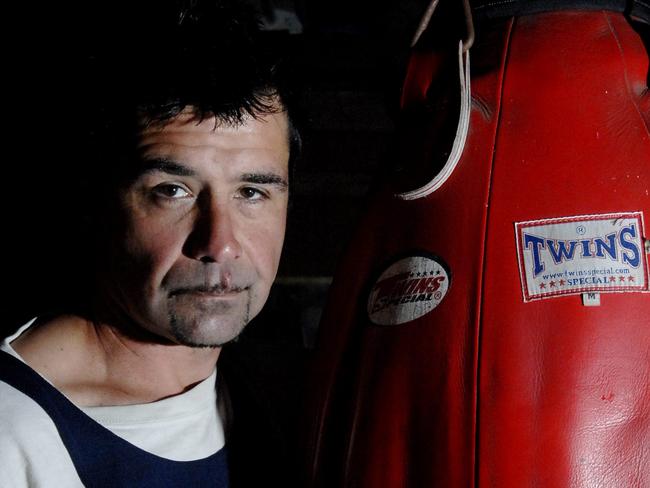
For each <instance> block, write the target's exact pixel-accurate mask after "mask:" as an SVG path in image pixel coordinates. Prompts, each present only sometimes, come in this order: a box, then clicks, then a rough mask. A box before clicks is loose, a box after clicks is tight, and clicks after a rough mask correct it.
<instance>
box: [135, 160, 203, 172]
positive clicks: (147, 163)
mask: <svg viewBox="0 0 650 488" xmlns="http://www.w3.org/2000/svg"><path fill="white" fill-rule="evenodd" d="M154 171H161V172H163V173H168V174H170V175H175V176H196V172H195V171H194V170H193V169H191V168H188V167H187V166H185V165H183V164H180V163H178V162H176V161H172V160H171V159H165V158H153V159H151V158H143V159H141V160H140V168H139V171H138V173H139V175H143V174H146V173H152V172H154Z"/></svg>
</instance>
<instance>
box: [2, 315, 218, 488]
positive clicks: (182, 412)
mask: <svg viewBox="0 0 650 488" xmlns="http://www.w3.org/2000/svg"><path fill="white" fill-rule="evenodd" d="M34 320H36V319H34ZM34 320H32V321H30V322H29V323H28V324H26V325H24V326H23V327H21V328H20V329H19V330H18V332H16V333H15V334H14V335H12V336H10V337H8V338H7V339H5V340H4V342H2V344H0V349H1V350H3V351H5V352H7V353H9V354H11V355H12V356H14V357H16V358H18V359H19V360H21V361H22V358H21V357H20V356H19V355H18V354H17V353H16V351H15V350H14V349H13V348H12V347H11V342H12V341H14V340H15V339H16V338H17V337H19V336H20V335H21V334H22V333H23V332H24V331H25V330H27V329H28V328H29V327H30V326H31V325H32V324H33V323H34ZM23 362H24V361H23ZM46 380H47V379H46ZM215 382H216V369H215V371H214V372H213V373H212V374H211V375H210V376H209V377H208V378H206V379H205V380H203V381H202V382H201V383H199V384H197V385H196V386H194V387H193V388H192V389H190V390H188V391H186V392H184V393H182V394H180V395H176V396H174V397H170V398H165V399H164V400H160V401H157V402H152V403H146V404H139V405H127V406H113V407H110V406H108V407H106V406H102V407H80V409H81V410H82V411H83V412H84V413H85V414H86V415H88V416H89V417H91V418H92V419H93V420H95V421H96V422H98V423H99V424H101V425H102V426H104V427H105V428H107V429H108V430H110V431H111V432H113V433H114V434H116V435H117V436H119V437H121V438H122V439H124V440H126V441H128V442H129V443H131V444H133V445H135V446H136V447H138V448H140V449H143V450H145V451H147V452H150V453H152V454H155V455H157V456H160V457H163V458H166V459H170V460H174V461H190V460H197V459H203V458H206V457H208V456H210V455H212V454H214V453H215V452H217V451H219V450H220V449H221V448H222V447H223V446H224V432H223V425H222V421H221V418H220V416H219V413H218V410H217V393H216V389H215ZM89 448H90V449H92V446H89ZM26 486H29V487H39V488H40V487H43V488H45V487H48V488H49V487H52V488H54V487H56V488H61V487H65V488H67V487H77V486H83V484H82V483H81V480H80V479H79V476H78V475H77V472H76V470H75V468H74V465H73V463H72V459H71V458H70V455H69V454H68V451H67V449H66V447H65V445H64V444H63V441H62V440H61V437H60V435H59V433H58V431H57V428H56V426H55V424H54V422H53V421H52V420H51V419H50V417H49V416H48V415H47V414H46V413H45V411H44V410H43V409H42V408H41V407H40V406H39V405H38V404H37V403H36V402H34V401H33V400H32V399H31V398H30V397H28V396H27V395H25V394H24V393H22V392H20V391H18V390H17V389H15V388H14V387H12V386H10V385H8V384H7V383H4V382H2V381H0V487H2V488H5V487H7V488H9V487H10V488H21V487H26Z"/></svg>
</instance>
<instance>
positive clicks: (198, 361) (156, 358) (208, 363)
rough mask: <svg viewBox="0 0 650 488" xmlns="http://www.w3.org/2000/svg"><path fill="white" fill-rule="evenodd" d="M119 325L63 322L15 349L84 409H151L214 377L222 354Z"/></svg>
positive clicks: (44, 327)
mask: <svg viewBox="0 0 650 488" xmlns="http://www.w3.org/2000/svg"><path fill="white" fill-rule="evenodd" d="M131 329H133V328H132V327H131V328H130V327H125V326H122V325H116V323H115V322H113V321H106V320H94V321H90V320H88V319H87V318H84V317H80V316H77V315H66V316H59V317H56V318H55V319H53V320H49V321H47V322H44V323H43V324H41V325H39V326H38V327H34V328H32V329H30V331H29V332H28V333H27V334H24V335H23V336H21V337H20V338H19V339H17V340H16V341H14V343H13V344H12V346H13V347H14V349H15V350H16V351H17V352H18V354H20V355H21V356H22V357H23V359H24V360H25V361H26V362H27V364H29V365H30V366H31V367H32V368H33V369H35V370H36V371H37V372H38V373H40V374H41V375H43V376H44V377H45V378H47V379H48V380H49V381H51V382H52V383H53V384H54V385H55V386H56V387H57V388H58V389H59V390H61V391H62V392H63V393H64V394H65V395H66V396H68V398H70V399H71V400H72V401H73V402H74V403H76V404H77V405H79V406H99V405H128V404H137V403H148V402H153V401H156V400H160V399H163V398H166V397H170V396H174V395H178V394H180V393H182V392H184V391H186V390H188V389H189V388H191V387H192V386H194V385H195V384H196V383H198V382H200V381H202V380H203V379H205V378H207V377H208V376H210V374H211V373H212V372H213V371H214V368H215V364H216V362H217V359H218V357H219V353H220V349H219V348H192V347H188V346H181V345H178V344H174V343H171V342H169V341H166V340H164V339H160V338H157V337H155V336H153V335H150V336H149V335H148V334H146V333H134V331H133V330H131Z"/></svg>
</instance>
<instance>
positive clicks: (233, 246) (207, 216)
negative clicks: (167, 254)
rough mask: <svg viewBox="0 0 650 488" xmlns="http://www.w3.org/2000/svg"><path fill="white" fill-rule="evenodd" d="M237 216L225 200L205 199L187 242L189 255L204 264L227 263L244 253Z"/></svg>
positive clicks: (186, 253)
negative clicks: (238, 235)
mask: <svg viewBox="0 0 650 488" xmlns="http://www.w3.org/2000/svg"><path fill="white" fill-rule="evenodd" d="M235 223H236V221H235V218H234V217H233V215H232V209H230V208H229V207H228V205H227V203H225V202H216V201H212V202H204V205H201V206H200V208H199V211H198V214H197V217H196V220H195V221H194V227H193V229H192V232H191V233H190V235H189V236H188V238H187V241H186V243H185V248H184V253H185V255H186V256H188V257H190V258H192V259H196V260H198V261H202V262H204V263H224V262H225V261H227V260H230V259H238V258H239V257H240V256H241V254H242V248H241V244H240V243H239V241H238V239H237V236H236V229H235Z"/></svg>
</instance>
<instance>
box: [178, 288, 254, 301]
mask: <svg viewBox="0 0 650 488" xmlns="http://www.w3.org/2000/svg"><path fill="white" fill-rule="evenodd" d="M249 288H250V287H248V286H245V287H229V288H224V287H213V288H181V289H177V290H174V291H172V292H171V293H170V294H169V296H170V297H177V296H192V297H197V298H206V299H208V298H220V299H232V298H236V297H238V296H240V295H241V294H242V293H245V292H247V291H248V289H249Z"/></svg>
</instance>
